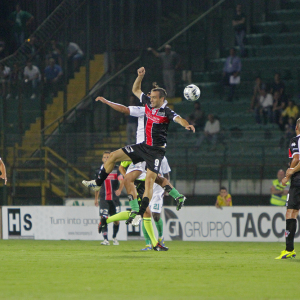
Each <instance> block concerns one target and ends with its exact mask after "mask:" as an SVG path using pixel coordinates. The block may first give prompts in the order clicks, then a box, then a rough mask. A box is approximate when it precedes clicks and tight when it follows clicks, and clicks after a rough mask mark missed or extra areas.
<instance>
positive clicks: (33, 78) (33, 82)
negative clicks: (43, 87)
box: [24, 60, 41, 100]
mask: <svg viewBox="0 0 300 300" xmlns="http://www.w3.org/2000/svg"><path fill="white" fill-rule="evenodd" d="M40 81H41V73H40V70H39V68H38V67H37V66H35V65H33V64H32V61H30V60H29V61H27V65H26V67H25V68H24V83H25V89H26V91H29V93H30V94H31V96H30V99H32V100H33V99H35V98H36V95H37V92H38V87H39V83H40Z"/></svg>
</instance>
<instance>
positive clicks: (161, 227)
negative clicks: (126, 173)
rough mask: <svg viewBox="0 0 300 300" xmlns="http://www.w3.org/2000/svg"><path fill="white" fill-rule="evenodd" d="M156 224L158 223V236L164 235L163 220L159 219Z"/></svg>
mask: <svg viewBox="0 0 300 300" xmlns="http://www.w3.org/2000/svg"><path fill="white" fill-rule="evenodd" d="M155 225H156V229H157V232H158V237H162V236H163V226H164V223H163V220H162V219H159V221H158V222H155Z"/></svg>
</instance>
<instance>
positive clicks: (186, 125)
mask: <svg viewBox="0 0 300 300" xmlns="http://www.w3.org/2000/svg"><path fill="white" fill-rule="evenodd" d="M174 122H176V123H178V124H180V125H181V126H182V127H184V128H185V129H186V130H192V131H193V132H195V127H194V126H193V125H190V124H189V122H188V121H187V120H185V119H183V118H181V117H180V116H176V117H175V118H174Z"/></svg>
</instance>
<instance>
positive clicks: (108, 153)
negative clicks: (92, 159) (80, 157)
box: [102, 151, 110, 164]
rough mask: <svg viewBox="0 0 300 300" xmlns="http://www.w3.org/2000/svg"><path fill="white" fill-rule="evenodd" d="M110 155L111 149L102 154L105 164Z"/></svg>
mask: <svg viewBox="0 0 300 300" xmlns="http://www.w3.org/2000/svg"><path fill="white" fill-rule="evenodd" d="M109 155H110V151H105V152H104V153H103V155H102V162H103V163H104V164H105V163H106V161H107V160H108V158H109Z"/></svg>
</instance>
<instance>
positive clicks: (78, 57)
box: [67, 42, 83, 71]
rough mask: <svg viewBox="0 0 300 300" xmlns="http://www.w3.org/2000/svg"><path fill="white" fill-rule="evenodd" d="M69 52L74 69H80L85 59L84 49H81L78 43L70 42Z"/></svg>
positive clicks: (69, 59) (69, 58)
mask: <svg viewBox="0 0 300 300" xmlns="http://www.w3.org/2000/svg"><path fill="white" fill-rule="evenodd" d="M67 52H68V61H69V63H71V67H72V68H73V70H74V71H79V67H80V64H81V61H82V59H83V51H82V50H81V49H80V47H79V46H78V44H76V43H73V42H70V43H69V45H68V48H67ZM72 64H73V65H72Z"/></svg>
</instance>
